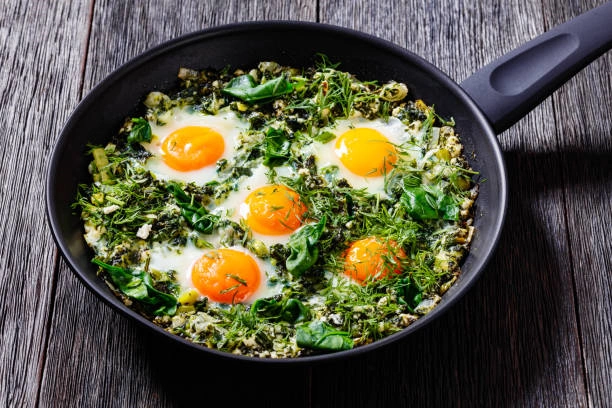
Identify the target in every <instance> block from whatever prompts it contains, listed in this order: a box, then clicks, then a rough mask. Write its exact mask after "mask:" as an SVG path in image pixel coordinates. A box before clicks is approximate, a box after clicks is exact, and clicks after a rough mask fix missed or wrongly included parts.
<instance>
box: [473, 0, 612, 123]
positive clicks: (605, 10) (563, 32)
mask: <svg viewBox="0 0 612 408" xmlns="http://www.w3.org/2000/svg"><path fill="white" fill-rule="evenodd" d="M611 47H612V1H609V2H607V3H606V4H603V5H601V6H599V7H597V8H595V9H592V10H590V11H588V12H586V13H584V14H581V15H580V16H578V17H576V18H574V19H572V20H570V21H568V22H566V23H564V24H561V25H559V26H556V27H554V28H553V29H551V30H550V31H547V32H546V33H544V34H542V35H541V36H539V37H536V38H535V39H533V40H531V41H529V42H528V43H526V44H524V45H522V46H520V47H519V48H517V49H515V50H513V51H511V52H509V53H508V54H506V55H504V56H502V57H500V58H498V59H497V60H495V61H493V62H492V63H490V64H488V65H486V66H485V67H483V68H481V69H480V70H478V71H477V72H475V73H474V74H473V75H472V76H470V77H468V78H466V79H465V80H464V81H463V82H462V83H461V87H462V88H463V89H464V90H465V91H466V92H467V93H468V94H469V95H470V96H471V97H472V99H473V100H474V101H475V102H476V104H477V105H478V106H479V107H480V109H481V110H482V111H483V113H484V114H485V116H486V117H487V118H488V119H489V122H490V123H491V126H492V127H493V129H495V131H496V132H497V133H501V132H502V131H504V130H506V129H508V128H509V127H510V126H512V125H513V124H515V123H516V122H518V121H519V119H521V118H522V117H523V116H525V115H526V114H527V113H529V112H530V111H531V110H532V109H533V108H535V107H536V106H537V105H539V104H540V102H542V101H543V100H544V99H545V98H547V97H548V96H550V95H551V94H552V93H553V92H554V91H555V90H556V89H557V88H559V87H560V86H561V85H563V84H564V83H565V82H566V81H567V80H568V79H570V78H571V77H572V76H574V75H575V74H576V73H577V72H578V71H580V70H581V69H582V68H584V67H585V66H587V65H588V64H589V63H590V62H592V61H593V60H595V59H596V58H597V57H599V56H600V55H602V54H603V53H605V52H606V51H608V50H609V49H610V48H611Z"/></svg>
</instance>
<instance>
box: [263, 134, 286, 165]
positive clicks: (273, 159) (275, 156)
mask: <svg viewBox="0 0 612 408" xmlns="http://www.w3.org/2000/svg"><path fill="white" fill-rule="evenodd" d="M264 145H265V153H264V160H263V164H264V165H265V166H268V167H277V166H280V165H282V164H283V163H285V162H286V161H287V160H289V158H290V157H291V154H290V152H291V142H290V141H289V139H288V135H287V132H285V131H284V130H282V129H275V128H273V127H270V128H268V130H267V131H266V139H265V141H264Z"/></svg>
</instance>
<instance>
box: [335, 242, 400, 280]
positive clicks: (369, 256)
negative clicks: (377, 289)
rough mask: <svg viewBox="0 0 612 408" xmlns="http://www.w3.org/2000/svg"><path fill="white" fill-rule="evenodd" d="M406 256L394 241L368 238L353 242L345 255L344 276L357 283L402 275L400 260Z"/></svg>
mask: <svg viewBox="0 0 612 408" xmlns="http://www.w3.org/2000/svg"><path fill="white" fill-rule="evenodd" d="M405 257H406V254H405V253H404V251H403V250H402V249H401V248H399V247H398V245H397V243H396V242H394V241H385V240H384V239H382V238H379V237H367V238H363V239H360V240H358V241H355V242H353V243H352V244H351V245H350V246H349V248H348V249H347V250H346V252H345V253H344V274H345V275H346V276H348V277H350V278H353V279H354V280H356V281H357V282H360V283H363V282H364V281H366V280H369V279H382V278H383V277H385V276H387V275H388V274H389V273H401V272H402V268H401V266H400V259H401V258H405Z"/></svg>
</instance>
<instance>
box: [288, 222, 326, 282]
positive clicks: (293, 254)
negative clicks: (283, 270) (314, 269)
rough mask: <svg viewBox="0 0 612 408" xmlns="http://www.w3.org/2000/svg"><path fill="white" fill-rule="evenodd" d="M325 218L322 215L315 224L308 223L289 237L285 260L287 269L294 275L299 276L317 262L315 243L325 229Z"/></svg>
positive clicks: (317, 249) (317, 254) (317, 251)
mask: <svg viewBox="0 0 612 408" xmlns="http://www.w3.org/2000/svg"><path fill="white" fill-rule="evenodd" d="M326 221H327V218H326V217H325V216H324V217H323V218H321V219H320V220H319V222H318V223H316V224H308V225H305V226H303V227H302V228H300V229H299V230H298V231H297V232H295V233H293V234H292V235H291V237H289V243H288V244H287V246H288V247H289V250H290V253H289V257H288V258H287V261H286V266H287V270H288V271H289V272H291V274H292V275H294V276H300V275H301V274H303V273H304V272H306V271H307V270H308V268H310V267H311V266H312V265H314V264H315V262H317V258H318V256H319V248H318V247H317V243H318V242H319V238H321V235H322V234H323V231H324V229H325V222H326Z"/></svg>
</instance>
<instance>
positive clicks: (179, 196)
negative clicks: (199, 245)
mask: <svg viewBox="0 0 612 408" xmlns="http://www.w3.org/2000/svg"><path fill="white" fill-rule="evenodd" d="M168 190H170V192H171V193H172V195H173V196H174V198H175V199H176V201H177V204H178V206H179V207H180V208H181V214H182V215H183V217H184V218H185V219H186V220H187V223H188V224H189V225H191V227H193V229H195V230H196V231H200V232H201V233H203V234H212V232H213V230H214V228H215V225H216V224H217V222H218V221H219V217H218V216H217V215H214V214H210V213H209V212H208V210H206V208H204V207H202V206H201V205H199V204H197V203H195V202H194V200H193V198H190V197H189V196H188V195H187V193H185V192H184V191H183V189H182V188H181V187H180V186H179V185H178V184H177V183H173V182H169V183H168Z"/></svg>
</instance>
